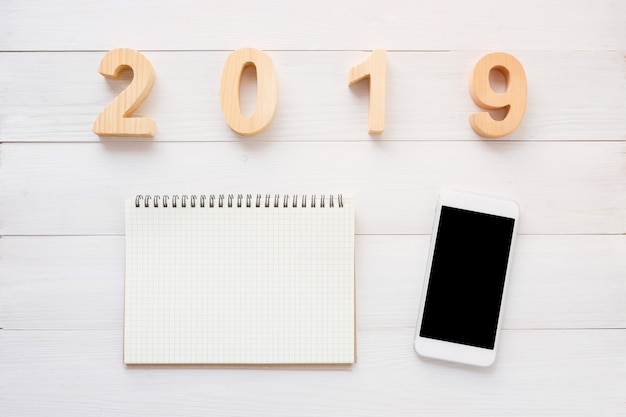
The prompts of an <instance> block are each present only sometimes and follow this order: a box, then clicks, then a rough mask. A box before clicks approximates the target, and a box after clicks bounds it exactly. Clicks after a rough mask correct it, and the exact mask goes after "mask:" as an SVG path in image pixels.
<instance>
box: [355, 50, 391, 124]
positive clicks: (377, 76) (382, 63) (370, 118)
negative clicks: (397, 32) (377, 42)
mask: <svg viewBox="0 0 626 417" xmlns="http://www.w3.org/2000/svg"><path fill="white" fill-rule="evenodd" d="M364 79H367V80H368V83H369V91H370V93H369V102H368V106H369V109H368V111H367V131H368V133H375V134H380V133H383V132H384V131H385V95H386V92H387V82H386V81H387V51H386V50H384V49H374V51H372V53H371V55H370V56H368V57H367V59H366V60H365V61H363V62H361V63H360V64H357V65H355V66H354V67H352V68H350V71H349V72H348V85H354V84H356V83H358V82H359V81H361V80H364Z"/></svg>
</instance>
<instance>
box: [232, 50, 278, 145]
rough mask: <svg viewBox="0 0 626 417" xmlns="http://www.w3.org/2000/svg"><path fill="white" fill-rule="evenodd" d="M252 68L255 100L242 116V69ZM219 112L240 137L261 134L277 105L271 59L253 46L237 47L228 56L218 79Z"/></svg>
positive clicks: (276, 92) (276, 91)
mask: <svg viewBox="0 0 626 417" xmlns="http://www.w3.org/2000/svg"><path fill="white" fill-rule="evenodd" d="M250 66H252V67H254V68H255V70H256V86H257V88H256V90H257V94H256V102H255V105H254V110H253V112H252V114H251V115H249V116H248V115H245V116H244V115H243V114H242V111H241V105H240V96H241V92H240V87H241V81H242V76H243V73H244V70H245V69H246V68H247V67H250ZM220 101H221V104H222V113H223V114H224V119H225V120H226V123H228V126H230V128H231V129H232V130H234V131H235V132H236V133H238V134H240V135H243V136H254V135H257V134H259V133H261V132H262V131H263V130H265V129H267V127H268V126H269V125H270V124H271V123H272V120H274V114H275V113H276V105H277V104H278V84H277V82H276V70H275V69H274V63H273V62H272V58H270V56H269V55H268V54H266V53H265V52H263V51H260V50H258V49H255V48H240V49H237V50H236V51H234V52H233V53H231V54H230V55H228V57H227V58H226V62H225V63H224V69H223V70H222V78H221V81H220Z"/></svg>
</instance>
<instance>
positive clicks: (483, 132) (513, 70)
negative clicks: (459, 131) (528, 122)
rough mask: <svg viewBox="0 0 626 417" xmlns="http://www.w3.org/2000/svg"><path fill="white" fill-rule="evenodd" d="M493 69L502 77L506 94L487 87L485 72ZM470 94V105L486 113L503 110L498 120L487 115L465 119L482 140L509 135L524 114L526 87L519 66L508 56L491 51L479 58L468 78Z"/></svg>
mask: <svg viewBox="0 0 626 417" xmlns="http://www.w3.org/2000/svg"><path fill="white" fill-rule="evenodd" d="M491 70H496V71H499V72H501V73H502V75H504V78H505V80H506V91H505V92H504V93H501V94H500V93H496V92H495V91H493V89H492V88H491V85H490V84H489V73H490V72H491ZM470 94H471V95H472V99H473V100H474V103H476V105H477V106H478V107H480V108H483V109H487V110H498V109H506V110H507V114H506V116H505V117H504V119H502V120H495V119H494V118H492V117H491V115H490V114H489V112H482V113H474V114H471V115H470V117H469V122H470V125H471V126H472V129H474V132H476V133H477V134H479V135H480V136H483V137H486V138H498V137H501V136H504V135H508V134H509V133H511V132H513V131H514V130H515V129H517V127H518V126H519V125H520V123H522V119H523V118H524V113H525V112H526V97H527V94H528V87H527V85H526V74H525V73H524V67H522V64H521V63H520V62H519V61H518V60H517V59H516V58H515V57H514V56H512V55H509V54H506V53H504V52H494V53H491V54H488V55H485V56H484V57H482V58H481V59H480V60H479V61H478V62H477V63H476V65H475V66H474V70H473V71H472V75H471V77H470Z"/></svg>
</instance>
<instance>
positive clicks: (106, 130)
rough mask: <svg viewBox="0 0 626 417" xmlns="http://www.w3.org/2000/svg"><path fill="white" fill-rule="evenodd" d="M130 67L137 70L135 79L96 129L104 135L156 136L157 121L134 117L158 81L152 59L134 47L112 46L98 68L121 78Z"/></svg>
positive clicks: (99, 119)
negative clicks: (156, 80) (116, 47)
mask: <svg viewBox="0 0 626 417" xmlns="http://www.w3.org/2000/svg"><path fill="white" fill-rule="evenodd" d="M127 69H131V70H133V80H132V82H131V83H130V85H129V86H128V87H126V89H125V90H124V91H122V93H121V94H120V95H118V96H117V97H115V98H114V99H113V101H111V102H110V103H109V104H108V105H107V106H106V107H105V108H104V110H102V112H100V114H99V115H98V117H97V118H96V121H95V122H94V124H93V132H94V133H95V134H97V135H100V136H147V137H153V136H154V133H155V130H156V123H155V122H154V120H152V119H150V118H147V117H136V118H131V117H130V115H131V114H132V112H133V111H135V110H136V109H137V108H138V107H139V105H140V104H141V103H142V102H143V100H144V99H145V98H146V97H147V96H148V94H149V93H150V90H151V89H152V85H153V84H154V77H155V74H154V68H153V67H152V64H151V63H150V61H148V59H147V58H146V57H145V56H143V55H142V54H141V53H139V52H137V51H135V50H133V49H128V48H119V49H112V50H110V51H109V52H107V54H106V55H105V56H104V58H102V61H100V66H99V68H98V71H99V72H100V74H102V75H104V76H105V77H109V78H117V77H119V75H120V74H121V73H122V71H124V70H127Z"/></svg>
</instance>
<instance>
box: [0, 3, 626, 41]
mask: <svg viewBox="0 0 626 417" xmlns="http://www.w3.org/2000/svg"><path fill="white" fill-rule="evenodd" d="M625 20H626V9H625V7H624V2H622V1H611V0H598V1H594V2H586V1H576V2H572V1H569V0H553V1H550V2H545V1H542V0H528V1H525V2H522V3H520V2H519V1H514V0H502V1H499V2H498V3H494V2H492V1H489V0H476V1H472V2H459V1H439V2H436V3H432V4H428V5H423V4H418V3H407V2H405V1H402V0H389V1H386V2H385V4H384V6H383V5H381V4H380V3H377V2H371V1H367V2H363V1H357V0H350V1H342V2H335V1H330V0H320V1H316V2H307V3H302V2H291V1H288V0H279V1H275V2H273V4H272V7H271V8H269V9H268V8H267V6H266V5H265V4H263V3H259V2H255V1H252V0H245V1H242V0H238V1H230V2H228V3H220V4H219V6H218V5H214V4H210V3H209V4H206V3H198V2H196V1H193V0H181V1H179V2H177V3H176V4H175V5H174V4H173V3H172V4H171V5H170V4H158V5H155V4H154V3H153V2H149V1H147V0H144V1H134V2H127V3H123V4H120V3H118V2H98V3H85V2H82V1H80V0H63V1H58V2H54V4H52V3H50V2H49V1H45V0H22V1H10V2H4V3H3V5H2V10H1V12H0V49H1V50H11V51H23V50H94V49H98V50H108V49H112V48H116V47H121V46H128V47H131V48H135V49H170V50H172V49H188V50H191V49H195V50H198V49H203V50H207V49H208V50H215V49H219V50H232V49H237V48H240V47H243V46H253V47H256V48H259V49H333V50H345V49H358V50H361V49H372V48H375V47H379V48H386V49H391V50H398V49H400V50H414V49H419V50H433V49H434V50H442V49H444V50H447V49H492V50H510V49H519V48H523V49H535V50H550V49H558V50H564V49H567V50H582V49H602V50H613V49H624V48H625V47H626V40H625V39H626V36H625V35H626V32H625V29H624V25H623V24H622V23H623V22H624V21H625ZM251 42H253V43H254V44H251Z"/></svg>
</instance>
